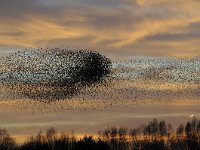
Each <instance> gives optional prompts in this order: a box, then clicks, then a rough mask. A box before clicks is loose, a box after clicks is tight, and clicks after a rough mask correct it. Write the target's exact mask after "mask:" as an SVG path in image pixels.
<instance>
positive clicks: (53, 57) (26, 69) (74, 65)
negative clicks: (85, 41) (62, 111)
mask: <svg viewBox="0 0 200 150" xmlns="http://www.w3.org/2000/svg"><path fill="white" fill-rule="evenodd" d="M110 67H111V62H110V60H109V59H107V58H106V57H104V56H103V55H101V54H99V53H97V52H94V51H86V50H79V51H72V50H67V49H40V50H25V51H19V52H17V53H12V54H10V55H9V56H7V57H2V58H1V63H0V70H1V73H0V81H1V86H3V87H6V89H7V90H9V91H10V90H11V91H13V92H16V93H18V94H22V95H25V96H28V97H30V98H34V99H62V98H66V97H71V96H73V95H76V94H77V93H78V91H79V90H80V89H81V88H83V87H86V86H89V85H92V84H96V83H99V82H101V81H102V80H104V78H105V77H107V76H108V75H109V74H110Z"/></svg>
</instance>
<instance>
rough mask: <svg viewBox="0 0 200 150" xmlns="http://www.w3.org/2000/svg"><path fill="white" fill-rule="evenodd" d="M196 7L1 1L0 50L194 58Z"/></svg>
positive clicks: (168, 2) (120, 1)
mask: <svg viewBox="0 0 200 150" xmlns="http://www.w3.org/2000/svg"><path fill="white" fill-rule="evenodd" d="M199 7H200V1H199V0H190V1H188V0H154V1H149V0H16V1H15V2H13V0H1V5H0V20H1V22H0V50H1V52H2V53H3V52H6V51H8V50H10V49H20V48H26V47H34V48H35V47H69V48H72V49H92V50H98V51H102V53H104V54H106V55H108V56H110V57H111V58H127V57H128V56H129V57H130V56H134V55H151V56H175V57H193V56H197V55H199V53H200V49H199V46H198V45H199V40H200V31H199V26H200V15H199V14H200V9H199Z"/></svg>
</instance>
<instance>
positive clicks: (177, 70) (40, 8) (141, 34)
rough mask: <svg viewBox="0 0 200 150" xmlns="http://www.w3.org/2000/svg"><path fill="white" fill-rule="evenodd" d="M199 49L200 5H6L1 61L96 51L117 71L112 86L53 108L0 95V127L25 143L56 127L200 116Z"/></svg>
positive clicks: (164, 1) (0, 21)
mask: <svg viewBox="0 0 200 150" xmlns="http://www.w3.org/2000/svg"><path fill="white" fill-rule="evenodd" d="M199 43H200V0H0V56H3V55H4V54H6V53H10V52H13V51H16V50H17V51H18V50H22V49H25V48H28V49H29V48H41V47H42V48H55V47H59V48H70V49H89V50H95V51H99V52H100V53H101V54H104V55H105V56H107V57H109V58H111V59H112V60H113V68H114V69H115V71H116V72H115V74H112V77H113V78H114V80H112V81H111V83H108V84H107V85H106V86H105V85H104V86H103V85H102V86H103V87H101V85H100V88H99V87H97V89H95V88H96V87H95V88H94V89H89V90H88V89H87V90H88V91H86V92H85V93H84V94H83V95H79V96H77V97H76V96H75V97H73V98H72V99H67V100H63V101H59V102H58V101H56V102H53V103H51V104H47V103H43V102H40V101H35V100H27V99H26V100H24V99H20V98H16V99H15V98H14V99H13V98H11V97H12V94H10V93H7V92H5V91H3V92H2V91H0V127H5V128H7V129H8V130H9V131H10V133H11V134H13V135H15V137H18V138H19V139H23V137H27V136H29V135H30V134H35V133H37V132H38V131H39V130H40V129H42V130H46V128H48V127H55V128H57V129H58V130H59V131H66V130H67V131H69V130H72V129H74V130H76V131H77V132H78V133H82V134H84V133H92V134H94V133H97V131H98V130H99V129H105V128H107V126H108V125H116V126H120V125H123V126H135V125H139V124H140V123H145V122H147V121H150V120H151V119H153V118H158V119H165V120H166V121H168V122H172V123H173V124H175V125H177V124H179V123H185V122H186V121H187V120H190V119H191V118H190V116H191V115H192V114H194V115H195V116H197V117H200V110H199V106H200V101H199V100H200V99H199V98H200V91H199V88H200V73H199V72H200V60H199V59H198V58H199V56H200V46H199V45H200V44H199ZM197 56H198V57H197ZM177 57H178V58H177ZM183 57H184V59H182V58H183ZM185 57H189V59H185ZM127 59H131V60H132V61H131V62H130V61H127ZM119 60H122V61H119ZM0 63H1V60H0ZM129 63H130V64H129ZM128 65H129V66H128ZM130 66H131V67H130ZM127 68H128V69H127ZM0 69H1V68H0ZM130 69H131V71H130ZM149 73H152V74H151V75H149ZM141 74H142V75H143V76H142V77H141ZM0 75H1V74H0ZM0 79H2V78H1V76H0ZM193 81H194V82H193ZM0 86H1V85H0ZM91 91H93V93H92V94H91ZM7 96H8V97H9V98H8V97H7ZM18 141H20V140H18Z"/></svg>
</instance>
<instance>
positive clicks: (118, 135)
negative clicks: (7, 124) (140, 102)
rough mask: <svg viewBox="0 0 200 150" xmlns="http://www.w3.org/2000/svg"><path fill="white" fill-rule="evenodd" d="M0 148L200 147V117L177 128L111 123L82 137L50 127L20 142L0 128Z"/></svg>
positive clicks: (183, 149)
mask: <svg viewBox="0 0 200 150" xmlns="http://www.w3.org/2000/svg"><path fill="white" fill-rule="evenodd" d="M0 150H200V120H198V119H197V118H195V117H193V119H192V121H190V122H187V123H186V124H185V125H183V124H181V125H179V126H178V128H176V129H174V128H173V127H172V125H171V124H166V122H165V121H158V120H157V119H154V120H153V121H151V122H149V123H148V124H143V125H140V126H139V127H137V128H132V129H128V128H126V127H120V128H116V127H108V128H107V129H105V130H103V131H99V132H98V136H97V137H96V138H94V137H92V136H84V137H83V138H81V139H77V137H75V136H73V135H68V134H65V133H61V134H58V133H57V132H56V130H55V129H54V128H50V129H48V130H47V131H46V133H42V132H39V133H38V134H37V135H36V136H31V137H30V138H29V139H27V141H25V142H24V143H23V144H20V145H19V144H17V143H16V142H15V140H14V139H13V138H12V137H11V136H10V135H9V134H8V132H7V130H6V129H0Z"/></svg>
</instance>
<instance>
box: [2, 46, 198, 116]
mask: <svg viewBox="0 0 200 150" xmlns="http://www.w3.org/2000/svg"><path fill="white" fill-rule="evenodd" d="M0 70H1V72H0V87H1V90H0V99H1V100H2V99H4V98H2V97H3V96H5V95H6V96H8V97H9V98H11V99H12V98H13V97H14V99H18V98H19V99H20V100H21V99H22V98H25V99H29V98H30V99H39V100H59V99H66V98H67V99H68V98H70V99H68V100H67V101H59V102H58V101H54V102H55V103H51V104H53V106H52V105H51V106H50V105H46V107H47V108H46V110H45V112H46V111H53V112H55V111H57V110H58V111H61V112H63V111H64V110H66V111H68V110H80V111H95V110H103V109H107V108H113V107H121V106H130V105H135V104H138V103H141V102H142V103H154V102H170V101H171V100H186V101H188V100H190V101H191V100H199V97H200V90H199V89H200V59H199V58H190V59H189V58H166V57H133V58H132V59H131V60H123V61H119V60H118V61H112V62H111V61H110V60H109V59H107V58H106V57H105V56H103V55H100V54H99V53H98V52H94V51H86V50H79V51H72V50H66V49H40V50H25V51H19V52H16V53H11V54H10V55H8V56H6V57H1V59H0ZM107 77H109V78H107ZM104 81H109V82H104ZM102 83H104V84H102ZM2 93H3V94H2ZM5 93H6V94H5ZM2 95H3V96H2ZM5 99H8V98H7V97H6V98H5ZM23 104H24V105H23ZM4 105H7V103H4ZM40 105H41V106H40ZM13 106H14V105H12V108H11V109H13ZM15 106H16V108H23V109H21V110H25V109H31V108H32V107H33V106H35V108H34V109H35V110H37V111H36V112H38V111H40V110H42V109H43V104H40V102H37V101H34V103H32V102H31V103H30V102H29V101H28V102H21V103H19V105H16V104H15ZM36 106H37V108H36ZM3 107H4V106H3V105H2V108H3ZM5 108H6V107H5Z"/></svg>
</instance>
